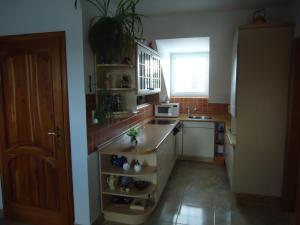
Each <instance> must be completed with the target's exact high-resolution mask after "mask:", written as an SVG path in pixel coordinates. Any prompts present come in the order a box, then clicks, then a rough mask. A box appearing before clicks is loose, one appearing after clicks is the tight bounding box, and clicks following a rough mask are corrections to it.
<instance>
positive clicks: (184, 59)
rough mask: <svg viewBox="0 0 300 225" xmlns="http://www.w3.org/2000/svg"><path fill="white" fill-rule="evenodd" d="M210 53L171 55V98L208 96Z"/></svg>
mask: <svg viewBox="0 0 300 225" xmlns="http://www.w3.org/2000/svg"><path fill="white" fill-rule="evenodd" d="M208 85H209V52H197V53H174V54H171V96H201V97H207V96H208Z"/></svg>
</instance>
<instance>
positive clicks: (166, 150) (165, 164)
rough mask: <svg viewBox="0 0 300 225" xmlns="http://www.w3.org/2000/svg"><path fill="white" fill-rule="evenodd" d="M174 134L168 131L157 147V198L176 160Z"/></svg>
mask: <svg viewBox="0 0 300 225" xmlns="http://www.w3.org/2000/svg"><path fill="white" fill-rule="evenodd" d="M175 150H176V148H175V136H174V135H173V134H172V133H170V134H169V135H168V136H167V137H166V139H165V140H164V141H163V142H162V143H161V145H160V146H159V148H158V149H157V195H158V199H159V198H160V195H161V193H162V191H163V189H164V187H165V186H166V184H167V181H168V178H169V176H170V174H171V172H172V169H173V166H174V164H175V162H176V158H177V153H176V151H175Z"/></svg>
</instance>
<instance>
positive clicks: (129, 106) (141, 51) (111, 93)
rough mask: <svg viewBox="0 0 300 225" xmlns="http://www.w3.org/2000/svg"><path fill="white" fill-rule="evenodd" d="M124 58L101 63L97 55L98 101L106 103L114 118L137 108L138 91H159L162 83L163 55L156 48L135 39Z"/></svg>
mask: <svg viewBox="0 0 300 225" xmlns="http://www.w3.org/2000/svg"><path fill="white" fill-rule="evenodd" d="M122 58H123V59H122V62H119V63H115V64H99V63H97V58H95V74H96V77H95V81H96V94H97V104H98V105H105V104H107V106H106V107H107V110H108V111H110V112H112V115H113V116H114V118H115V117H123V116H127V115H129V114H130V113H131V112H132V111H134V110H136V108H137V95H148V94H154V93H158V92H160V87H161V65H160V58H159V55H158V53H157V52H156V51H155V50H153V49H151V48H149V47H147V46H145V45H143V44H141V43H139V42H135V44H134V46H133V47H132V48H128V51H127V52H126V54H124V57H122ZM103 107H105V106H103Z"/></svg>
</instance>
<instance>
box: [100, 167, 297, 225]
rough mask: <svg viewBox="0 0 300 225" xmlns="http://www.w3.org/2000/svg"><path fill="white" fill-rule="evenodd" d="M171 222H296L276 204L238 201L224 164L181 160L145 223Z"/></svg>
mask: <svg viewBox="0 0 300 225" xmlns="http://www.w3.org/2000/svg"><path fill="white" fill-rule="evenodd" d="M104 224H105V225H117V224H116V223H112V222H104ZM172 224H178V225H179V224H188V225H293V222H292V215H291V214H289V213H283V212H280V211H279V209H276V208H275V207H270V206H268V207H267V206H263V205H258V204H254V203H251V204H250V203H247V204H245V203H244V204H243V205H241V204H237V203H236V202H235V200H234V198H233V195H232V193H231V192H230V190H229V186H228V180H227V176H226V171H225V168H224V167H222V166H217V165H213V164H203V163H194V162H187V161H179V162H177V164H176V166H175V168H174V170H173V173H172V175H171V177H170V179H169V182H168V184H167V187H166V189H165V191H164V193H163V195H162V197H161V200H160V202H159V204H158V206H157V209H156V210H155V211H154V213H153V215H152V216H151V218H150V219H149V221H148V222H147V223H146V224H145V225H172Z"/></svg>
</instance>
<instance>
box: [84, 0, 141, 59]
mask: <svg viewBox="0 0 300 225" xmlns="http://www.w3.org/2000/svg"><path fill="white" fill-rule="evenodd" d="M86 1H88V2H89V3H91V4H92V5H94V6H95V7H96V9H97V10H98V11H99V16H96V17H94V18H93V19H92V20H91V24H92V25H91V28H90V30H89V35H88V36H89V43H90V46H91V48H92V50H93V52H94V53H96V55H98V57H99V62H98V63H104V64H110V63H119V62H121V61H124V60H125V59H126V58H127V57H125V58H124V59H122V58H123V57H122V55H124V54H125V52H126V51H127V50H128V48H129V47H130V46H131V45H132V44H133V41H134V40H135V39H138V38H140V36H141V35H142V33H143V26H142V22H141V17H142V15H141V14H138V13H136V12H135V7H136V5H137V4H138V3H139V1H140V0H120V1H119V4H118V5H117V8H116V10H115V13H112V12H111V11H110V0H86ZM125 61H128V59H127V60H125Z"/></svg>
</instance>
